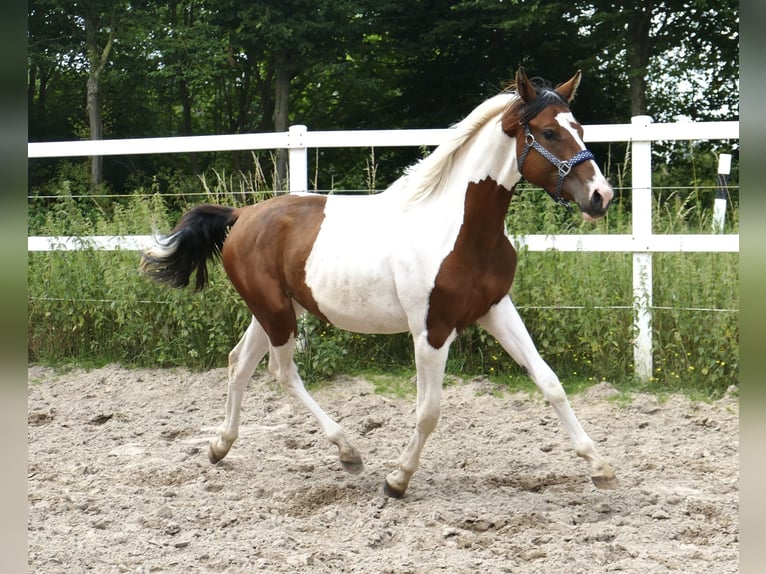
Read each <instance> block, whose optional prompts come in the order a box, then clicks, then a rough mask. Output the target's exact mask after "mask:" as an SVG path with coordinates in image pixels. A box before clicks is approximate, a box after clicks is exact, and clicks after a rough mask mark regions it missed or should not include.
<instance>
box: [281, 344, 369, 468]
mask: <svg viewBox="0 0 766 574" xmlns="http://www.w3.org/2000/svg"><path fill="white" fill-rule="evenodd" d="M294 347H295V337H294V336H293V335H291V336H290V338H289V340H288V341H287V343H285V344H284V345H281V346H279V347H272V348H271V351H270V357H269V362H270V367H269V368H270V369H271V370H273V372H274V375H275V376H276V377H277V381H279V383H280V384H281V385H282V387H283V388H284V389H285V391H287V393H289V394H290V395H291V396H293V397H295V398H296V399H297V400H299V401H300V402H301V403H303V405H304V406H305V407H306V408H307V409H308V410H309V412H311V414H312V415H314V416H315V417H316V419H317V420H318V421H319V424H320V426H321V427H322V430H323V431H324V434H325V436H326V437H327V439H328V440H329V441H330V442H331V443H333V444H334V445H335V446H337V447H338V454H339V459H340V463H341V466H343V469H344V470H345V471H347V472H350V473H352V474H358V473H360V472H362V470H363V469H364V464H363V463H362V457H361V456H360V455H359V452H358V451H357V450H356V449H355V448H354V447H353V446H351V444H350V443H349V442H348V439H346V434H345V433H344V431H343V428H341V426H340V425H339V424H338V423H337V422H335V421H334V420H333V419H332V418H331V417H330V416H328V415H327V413H325V412H324V411H323V410H322V407H320V406H319V405H318V404H317V402H316V401H315V400H314V399H313V398H312V397H311V395H309V393H308V392H307V391H306V388H305V387H304V385H303V381H302V380H301V377H300V375H299V374H298V368H297V367H296V366H295V362H294V361H293V350H294Z"/></svg>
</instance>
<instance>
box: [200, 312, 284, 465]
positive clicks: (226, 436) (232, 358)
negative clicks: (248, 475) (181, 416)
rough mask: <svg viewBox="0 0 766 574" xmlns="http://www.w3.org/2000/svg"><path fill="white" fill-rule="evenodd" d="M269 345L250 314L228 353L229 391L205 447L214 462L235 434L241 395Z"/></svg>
mask: <svg viewBox="0 0 766 574" xmlns="http://www.w3.org/2000/svg"><path fill="white" fill-rule="evenodd" d="M268 349H269V339H268V337H267V336H266V332H265V331H264V330H263V328H262V327H261V325H260V324H259V323H258V321H256V320H255V317H253V319H252V321H251V322H250V326H249V327H248V328H247V331H245V334H244V335H242V338H241V339H240V340H239V342H238V343H237V344H236V346H235V347H234V348H233V349H232V350H231V352H230V353H229V392H228V394H227V396H226V416H225V418H224V421H223V424H221V426H220V427H219V429H218V436H217V437H216V439H215V440H214V441H211V443H210V445H209V447H208V458H209V459H210V462H212V463H213V464H216V463H217V462H219V461H220V460H221V459H223V457H225V456H226V455H227V454H228V452H229V449H230V448H231V445H232V444H234V441H235V440H237V436H239V412H240V408H241V406H242V396H243V395H244V393H245V387H246V386H247V382H248V381H249V380H250V377H252V376H253V372H254V371H255V368H256V367H257V366H258V363H260V362H261V359H262V358H263V356H264V355H265V354H266V352H267V351H268Z"/></svg>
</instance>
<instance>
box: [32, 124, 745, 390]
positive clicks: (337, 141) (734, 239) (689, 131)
mask: <svg viewBox="0 0 766 574" xmlns="http://www.w3.org/2000/svg"><path fill="white" fill-rule="evenodd" d="M584 130H585V135H584V139H585V141H586V142H631V158H632V161H631V164H632V173H631V177H632V206H633V213H632V233H631V234H629V235H628V234H617V235H608V236H604V235H525V236H516V237H514V238H513V239H514V242H515V244H516V246H517V247H522V246H525V247H526V248H527V249H528V250H530V251H547V250H549V249H553V250H558V251H593V252H595V251H600V252H604V251H610V252H624V253H633V312H634V326H635V339H634V342H633V345H634V365H635V374H636V376H637V377H638V378H639V379H640V380H648V379H649V377H651V375H652V323H651V316H652V253H656V252H739V235H738V234H726V235H724V234H709V235H705V234H694V235H664V234H663V235H659V234H654V233H652V153H651V149H652V148H651V145H652V142H653V141H674V140H732V139H733V140H736V139H739V123H738V122H705V123H697V124H693V123H667V124H654V123H652V121H651V118H649V117H648V116H637V117H634V118H633V119H632V122H631V123H630V124H615V125H589V126H585V127H584ZM447 131H448V130H447V129H433V130H377V131H370V130H357V131H315V132H312V131H308V130H307V128H306V126H302V125H297V126H291V127H290V129H289V131H287V132H281V133H263V134H237V135H221V136H193V137H175V138H141V139H125V140H97V141H90V140H89V141H71V142H43V143H29V144H28V157H29V158H44V157H78V156H106V155H134V154H153V153H183V152H187V153H188V152H202V151H231V150H263V149H285V148H286V149H287V150H288V151H289V162H290V169H289V189H290V191H306V190H307V189H308V161H307V159H308V149H309V148H338V147H405V146H423V145H426V146H435V145H438V144H439V143H441V142H442V141H443V139H444V137H445V136H446V134H447ZM150 240H151V236H148V235H137V236H119V237H115V236H94V237H29V238H28V239H27V246H28V247H27V248H28V250H29V251H52V250H77V249H83V248H95V249H101V250H114V249H128V250H140V249H142V248H143V247H144V246H146V245H147V244H148V243H149V241H150Z"/></svg>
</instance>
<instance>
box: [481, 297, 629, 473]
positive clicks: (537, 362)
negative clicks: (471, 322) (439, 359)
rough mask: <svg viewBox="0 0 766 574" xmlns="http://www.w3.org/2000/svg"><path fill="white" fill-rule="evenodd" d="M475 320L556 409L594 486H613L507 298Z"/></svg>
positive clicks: (609, 469) (607, 468) (608, 469)
mask: <svg viewBox="0 0 766 574" xmlns="http://www.w3.org/2000/svg"><path fill="white" fill-rule="evenodd" d="M479 324H480V325H481V326H482V327H484V328H485V329H486V330H487V331H489V333H491V334H492V335H493V336H494V337H495V338H496V339H497V340H498V341H499V342H500V344H501V345H502V346H503V347H504V348H505V350H506V351H508V353H509V354H510V355H511V357H513V359H514V360H515V361H516V362H517V363H519V365H521V366H522V367H524V368H526V369H527V372H528V373H529V376H530V377H531V378H532V380H533V381H534V382H535V384H536V385H537V386H538V388H539V389H540V390H541V391H542V393H543V396H544V397H545V398H546V399H547V400H548V402H550V404H551V406H552V407H553V408H554V410H555V411H556V414H557V415H558V417H559V419H560V420H561V422H562V424H563V425H564V428H565V429H566V432H567V434H569V438H570V439H571V440H572V443H573V444H574V449H575V452H576V453H577V454H578V455H579V456H581V457H582V458H584V459H585V460H587V461H588V463H589V464H590V468H591V480H593V483H594V484H595V485H596V486H597V487H598V488H616V487H617V486H618V480H617V477H616V476H615V474H614V470H612V467H611V466H610V465H609V464H608V463H607V462H606V460H604V459H603V458H602V457H601V455H600V454H599V452H598V451H597V450H596V446H595V444H594V443H593V440H591V438H590V437H589V436H588V434H587V433H586V432H585V430H584V429H583V428H582V426H581V425H580V422H579V421H578V420H577V417H576V416H575V414H574V411H572V407H571V406H570V405H569V401H568V400H567V396H566V393H565V392H564V389H563V387H562V386H561V383H560V382H559V379H558V377H557V376H556V374H555V373H554V372H553V370H552V369H551V368H550V367H549V366H548V364H547V363H546V362H545V361H544V360H543V358H542V357H541V356H540V353H538V352H537V349H536V348H535V345H534V343H533V342H532V338H531V337H530V336H529V332H528V331H527V329H526V327H525V326H524V323H523V322H522V320H521V317H519V314H518V312H517V311H516V307H514V305H513V303H512V302H511V300H510V298H509V297H505V298H504V299H503V300H501V301H500V302H499V303H498V304H497V305H495V306H494V307H492V308H491V309H490V310H489V313H487V314H486V315H485V316H484V317H482V318H481V319H480V320H479Z"/></svg>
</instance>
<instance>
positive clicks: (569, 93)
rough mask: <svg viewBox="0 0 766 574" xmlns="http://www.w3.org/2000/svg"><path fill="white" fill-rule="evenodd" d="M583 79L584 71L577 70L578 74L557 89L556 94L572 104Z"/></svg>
mask: <svg viewBox="0 0 766 574" xmlns="http://www.w3.org/2000/svg"><path fill="white" fill-rule="evenodd" d="M581 78H582V70H577V73H576V74H575V75H574V76H572V78H571V79H570V80H569V81H568V82H565V83H563V84H561V85H560V86H559V87H557V88H556V93H557V94H558V95H559V96H561V97H562V98H564V99H565V100H566V101H567V102H571V101H572V100H573V99H574V97H575V92H576V91H577V86H579V85H580V79H581Z"/></svg>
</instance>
